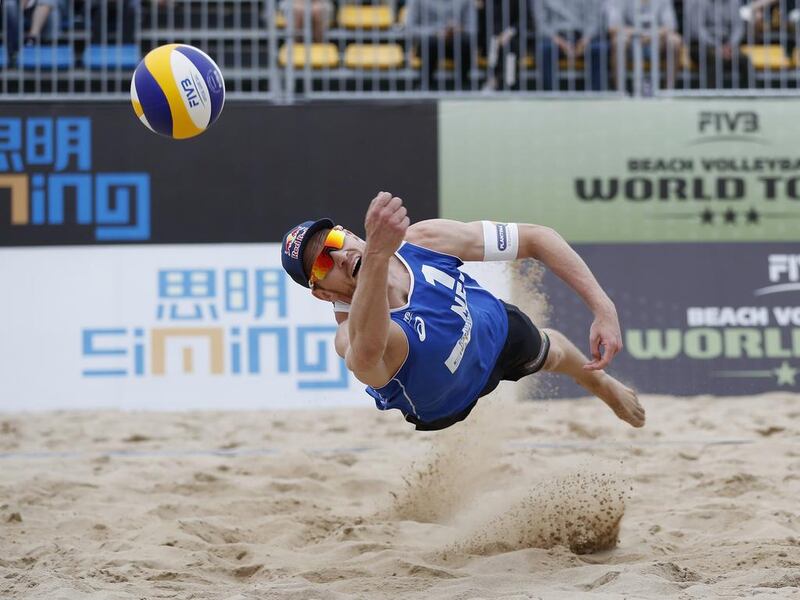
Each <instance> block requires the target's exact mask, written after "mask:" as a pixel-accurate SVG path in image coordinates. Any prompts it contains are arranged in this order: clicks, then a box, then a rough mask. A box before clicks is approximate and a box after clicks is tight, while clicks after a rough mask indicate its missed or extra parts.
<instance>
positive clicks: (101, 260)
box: [0, 244, 366, 410]
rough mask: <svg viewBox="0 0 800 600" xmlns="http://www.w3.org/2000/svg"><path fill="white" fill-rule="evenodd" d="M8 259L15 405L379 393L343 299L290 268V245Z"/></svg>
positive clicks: (88, 251)
mask: <svg viewBox="0 0 800 600" xmlns="http://www.w3.org/2000/svg"><path fill="white" fill-rule="evenodd" d="M0 256H1V257H2V259H0V279H2V281H4V282H12V283H11V285H9V286H8V287H7V288H6V289H5V290H4V293H3V295H2V297H0V314H2V315H3V320H2V325H3V326H2V342H1V343H0V406H1V407H2V410H20V409H25V410H31V409H42V408H46V409H53V408H83V407H104V406H107V407H114V408H126V409H162V410H174V409H183V408H207V409H220V410H222V409H228V408H290V407H299V406H326V405H338V404H347V403H362V404H363V403H364V402H365V401H366V396H365V395H364V394H363V390H362V388H363V386H361V385H360V384H359V383H358V382H357V381H355V380H354V379H353V378H352V377H351V376H350V375H349V373H348V372H347V369H346V368H345V365H344V361H342V360H341V359H340V358H339V357H338V356H337V355H336V353H335V351H334V346H333V339H334V334H335V331H336V324H335V321H334V319H333V315H332V310H331V308H330V306H328V305H326V303H323V302H320V301H318V300H316V299H314V298H312V297H311V295H310V294H309V293H308V291H307V290H305V289H301V288H300V287H299V286H297V285H295V284H294V283H293V282H291V281H290V280H289V279H288V277H287V276H286V275H285V273H284V271H283V269H282V268H281V266H280V256H279V245H278V244H264V245H215V246H183V247H181V246H148V247H134V246H128V247H115V248H107V249H105V250H100V249H92V248H61V249H58V250H55V249H15V250H10V249H6V250H3V251H2V252H0ZM290 284H291V285H290Z"/></svg>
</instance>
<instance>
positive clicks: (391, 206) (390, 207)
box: [386, 196, 403, 214]
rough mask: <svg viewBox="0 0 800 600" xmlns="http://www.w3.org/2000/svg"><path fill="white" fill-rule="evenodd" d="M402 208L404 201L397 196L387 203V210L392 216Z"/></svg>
mask: <svg viewBox="0 0 800 600" xmlns="http://www.w3.org/2000/svg"><path fill="white" fill-rule="evenodd" d="M401 206H403V201H402V200H401V199H400V198H398V197H396V196H395V197H394V198H389V201H388V202H387V203H386V210H387V211H389V212H390V214H394V213H395V211H397V209H398V208H400V207H401Z"/></svg>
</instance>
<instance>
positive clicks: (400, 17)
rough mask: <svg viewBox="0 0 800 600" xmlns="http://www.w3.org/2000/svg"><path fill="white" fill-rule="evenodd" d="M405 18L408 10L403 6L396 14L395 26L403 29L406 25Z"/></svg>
mask: <svg viewBox="0 0 800 600" xmlns="http://www.w3.org/2000/svg"><path fill="white" fill-rule="evenodd" d="M407 16H408V8H406V7H405V6H404V7H403V8H401V9H400V11H399V12H398V13H397V24H398V25H400V26H401V27H405V25H406V17H407Z"/></svg>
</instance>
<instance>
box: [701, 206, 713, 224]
mask: <svg viewBox="0 0 800 600" xmlns="http://www.w3.org/2000/svg"><path fill="white" fill-rule="evenodd" d="M700 222H701V223H703V224H704V225H705V224H706V223H713V222H714V213H713V212H711V209H710V208H707V209H705V210H704V211H703V212H701V213H700Z"/></svg>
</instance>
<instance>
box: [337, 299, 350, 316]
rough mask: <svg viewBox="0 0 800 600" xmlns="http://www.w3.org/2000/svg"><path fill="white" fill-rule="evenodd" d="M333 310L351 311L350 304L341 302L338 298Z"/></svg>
mask: <svg viewBox="0 0 800 600" xmlns="http://www.w3.org/2000/svg"><path fill="white" fill-rule="evenodd" d="M333 312H343V313H349V312H350V305H349V304H347V303H346V302H339V301H338V300H334V302H333Z"/></svg>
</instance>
